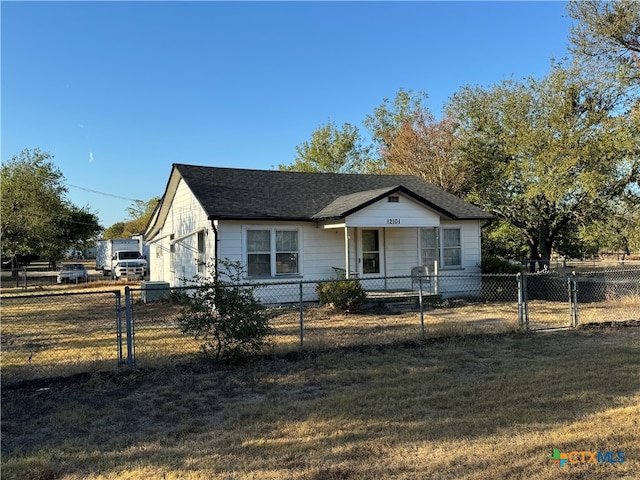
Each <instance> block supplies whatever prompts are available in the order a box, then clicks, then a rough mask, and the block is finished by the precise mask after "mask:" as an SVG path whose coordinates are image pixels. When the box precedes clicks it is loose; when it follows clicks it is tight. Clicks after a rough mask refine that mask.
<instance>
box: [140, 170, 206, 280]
mask: <svg viewBox="0 0 640 480" xmlns="http://www.w3.org/2000/svg"><path fill="white" fill-rule="evenodd" d="M202 230H205V231H206V235H205V258H206V259H207V261H211V260H212V259H213V256H214V246H215V235H214V232H213V230H212V228H211V222H210V221H209V220H208V219H207V215H206V214H205V212H204V210H203V209H202V207H201V206H200V203H199V202H198V201H197V200H196V198H195V197H194V195H193V193H192V192H191V190H190V189H189V187H188V186H187V185H186V184H185V183H184V182H183V181H182V180H181V181H180V184H179V185H178V188H177V190H176V194H175V197H174V199H173V202H172V204H171V207H170V209H169V213H168V215H167V219H166V221H165V224H164V225H163V226H162V229H161V230H160V231H159V233H158V235H157V237H156V238H157V239H159V240H156V241H152V242H151V245H150V257H151V258H150V260H151V262H152V263H151V267H150V270H151V276H150V279H151V280H160V281H165V282H169V284H170V285H171V286H180V285H183V284H184V280H185V279H191V278H193V277H194V276H195V275H196V274H197V273H198V253H197V252H198V235H197V232H198V231H202ZM183 237H184V238H183ZM172 247H173V248H172Z"/></svg>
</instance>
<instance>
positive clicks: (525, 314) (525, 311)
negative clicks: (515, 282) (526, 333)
mask: <svg viewBox="0 0 640 480" xmlns="http://www.w3.org/2000/svg"><path fill="white" fill-rule="evenodd" d="M520 277H521V281H522V307H523V308H522V324H523V326H524V330H529V293H528V291H527V276H526V275H521V276H520Z"/></svg>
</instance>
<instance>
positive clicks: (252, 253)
mask: <svg viewBox="0 0 640 480" xmlns="http://www.w3.org/2000/svg"><path fill="white" fill-rule="evenodd" d="M489 218H491V215H489V214H488V213H486V212H484V211H482V210H480V209H479V208H477V207H475V206H473V205H471V204H470V203H467V202H465V201H463V200H461V199H459V198H457V197H456V196H454V195H451V194H449V193H447V192H445V191H443V190H441V189H440V188H438V187H435V186H434V185H431V184H429V183H427V182H424V181H423V180H421V179H419V178H418V177H414V176H409V175H361V174H335V173H308V172H287V171H265V170H244V169H235V168H217V167H205V166H193V165H184V164H174V165H173V169H172V171H171V175H170V176H169V181H168V183H167V187H166V190H165V193H164V195H163V197H162V200H161V202H160V203H159V205H158V207H157V208H156V210H155V212H154V214H153V216H152V218H151V220H150V222H149V225H148V226H147V230H146V233H145V237H146V240H147V242H149V246H150V252H149V264H150V271H151V278H150V280H152V281H165V282H168V283H169V284H170V285H171V286H180V285H183V284H184V282H185V279H191V278H193V277H194V276H195V275H196V274H207V273H208V271H207V268H206V264H207V263H208V262H212V261H213V262H214V264H217V262H216V261H218V260H223V259H229V260H231V261H240V262H241V264H242V265H243V266H244V269H245V273H246V280H247V281H248V282H250V281H254V280H255V281H259V282H260V283H268V282H274V283H276V282H284V281H291V280H305V281H307V280H309V281H317V280H326V279H328V278H335V273H336V270H337V269H343V270H344V272H345V274H346V276H347V277H357V278H358V279H361V281H362V282H363V285H364V286H365V288H367V289H371V288H383V287H382V286H381V285H382V284H381V283H380V281H381V280H380V279H381V278H383V277H396V276H409V275H410V273H411V269H412V267H415V266H420V265H423V266H427V267H428V268H429V269H430V271H431V272H433V271H434V269H435V268H437V269H438V275H447V274H449V275H450V274H456V273H457V274H460V273H465V274H467V273H479V267H478V265H479V264H480V227H481V222H483V221H485V220H487V219H489ZM368 279H377V280H375V281H374V280H370V281H369V284H368V283H367V280H368ZM407 282H408V287H409V288H410V287H411V280H410V278H408V279H407ZM396 288H397V285H396ZM274 292H276V290H274ZM273 295H274V296H275V297H278V294H277V293H273ZM314 295H315V293H314V292H313V289H310V290H309V292H308V293H305V296H307V297H309V299H312V298H311V297H313V296H314ZM277 300H278V298H274V301H277ZM280 300H282V299H280Z"/></svg>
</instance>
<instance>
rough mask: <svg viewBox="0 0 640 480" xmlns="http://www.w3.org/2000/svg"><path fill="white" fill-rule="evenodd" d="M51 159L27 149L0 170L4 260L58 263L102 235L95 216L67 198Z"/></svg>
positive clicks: (41, 153)
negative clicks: (69, 250) (44, 259)
mask: <svg viewBox="0 0 640 480" xmlns="http://www.w3.org/2000/svg"><path fill="white" fill-rule="evenodd" d="M52 159H53V156H52V155H51V154H49V153H46V152H42V151H40V150H39V149H35V150H29V149H25V150H23V151H22V152H20V153H19V154H18V155H16V156H14V157H13V158H11V160H9V161H7V162H6V163H4V164H3V165H2V203H1V205H2V211H1V214H2V219H1V225H2V227H1V228H2V255H3V256H6V257H10V258H11V259H12V261H13V263H14V266H15V265H16V264H17V261H18V259H19V258H20V257H30V258H37V257H47V258H49V260H52V261H55V260H56V259H58V258H61V256H62V253H63V252H64V250H66V249H67V248H70V247H75V246H78V245H81V244H83V243H84V242H86V241H88V240H89V239H91V238H92V237H94V236H95V235H96V234H97V232H99V231H100V230H101V227H100V225H99V224H98V219H97V217H96V216H95V215H94V214H92V213H91V212H90V211H89V210H88V209H87V208H78V207H76V206H74V205H72V204H71V203H70V202H69V201H68V200H67V199H66V192H67V189H66V187H65V185H64V176H63V175H62V172H61V171H60V170H59V169H58V168H57V167H56V166H55V165H54V164H53V162H52V161H51V160H52Z"/></svg>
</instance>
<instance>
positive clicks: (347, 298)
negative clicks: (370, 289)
mask: <svg viewBox="0 0 640 480" xmlns="http://www.w3.org/2000/svg"><path fill="white" fill-rule="evenodd" d="M316 293H317V294H318V298H320V301H321V302H322V303H328V304H331V305H333V306H334V307H335V308H337V309H338V310H341V311H343V312H348V313H353V312H357V311H358V310H360V309H361V308H362V306H363V305H364V302H365V301H366V300H367V292H365V291H364V288H362V285H360V282H358V281H357V280H339V281H334V282H321V283H319V284H318V286H317V287H316Z"/></svg>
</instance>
